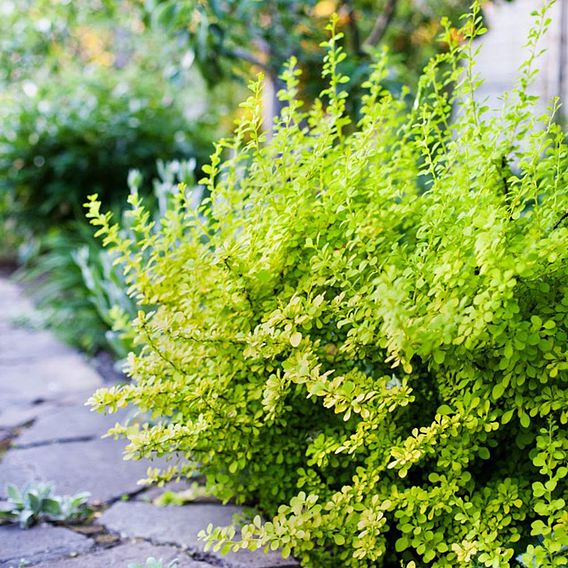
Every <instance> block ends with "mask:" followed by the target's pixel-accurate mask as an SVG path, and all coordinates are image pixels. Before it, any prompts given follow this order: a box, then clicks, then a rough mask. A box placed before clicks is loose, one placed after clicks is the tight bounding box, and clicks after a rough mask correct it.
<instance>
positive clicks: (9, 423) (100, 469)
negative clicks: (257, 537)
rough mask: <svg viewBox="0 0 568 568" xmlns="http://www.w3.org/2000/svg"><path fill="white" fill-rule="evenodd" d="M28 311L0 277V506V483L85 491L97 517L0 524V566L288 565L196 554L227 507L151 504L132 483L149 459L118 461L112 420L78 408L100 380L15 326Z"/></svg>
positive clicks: (76, 358) (42, 336) (47, 338)
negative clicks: (25, 525) (85, 522)
mask: <svg viewBox="0 0 568 568" xmlns="http://www.w3.org/2000/svg"><path fill="white" fill-rule="evenodd" d="M31 310H32V307H31V306H30V304H29V303H28V302H27V301H26V300H25V299H24V298H23V296H22V294H21V291H20V290H19V289H18V288H17V287H16V286H15V285H13V284H12V283H10V282H9V281H8V280H7V279H6V278H5V277H4V276H3V275H2V274H0V501H2V500H3V499H4V498H5V489H6V484H7V483H14V484H16V485H17V486H19V487H21V486H23V485H24V484H25V483H27V482H51V483H53V484H54V486H55V492H56V493H57V494H59V495H64V494H72V493H77V492H80V491H88V492H90V494H91V503H92V505H94V506H95V507H96V508H97V510H98V511H99V513H98V514H97V515H96V518H95V520H94V522H93V523H92V525H90V526H77V527H69V526H67V527H65V526H53V525H49V524H44V525H41V526H38V527H35V528H33V529H29V530H23V529H20V528H19V527H17V526H0V567H6V568H7V567H14V568H19V567H21V566H42V567H45V568H55V567H61V568H99V567H100V568H108V567H117V568H126V567H127V566H128V563H130V562H140V563H142V564H144V562H145V560H146V558H148V557H150V556H154V557H156V558H160V559H162V560H163V561H164V565H166V564H167V563H168V562H170V561H171V560H174V559H177V560H178V566H179V568H211V567H213V566H218V567H226V568H247V567H249V568H276V567H279V568H284V567H286V568H288V567H293V566H297V565H296V564H295V563H294V562H293V561H291V560H290V559H288V560H285V559H282V558H281V557H280V555H279V554H278V553H275V552H271V553H268V554H264V553H263V552H260V551H258V552H255V553H251V552H248V551H239V552H238V553H231V554H229V555H227V556H221V555H220V554H218V553H214V552H205V550H204V547H203V543H202V542H200V541H199V540H198V539H197V534H198V532H199V531H200V530H201V529H203V528H206V527H207V525H208V524H209V523H213V524H214V525H227V524H230V523H231V520H232V517H233V515H234V514H235V513H237V512H239V509H238V508H237V507H232V506H223V505H221V504H219V503H215V502H213V503H211V502H195V503H192V504H190V505H185V506H183V507H176V506H170V507H156V506H155V505H154V504H153V501H152V499H154V498H155V497H156V495H157V494H159V491H158V490H156V489H145V488H143V487H141V486H140V485H138V480H139V479H141V478H143V477H145V473H146V468H147V467H148V465H149V462H143V461H138V462H132V461H129V462H125V461H123V460H122V455H121V454H122V444H121V443H120V442H116V441H114V440H111V439H101V435H102V434H104V432H105V431H106V430H107V429H108V428H109V427H110V426H112V425H113V424H114V423H115V422H116V420H117V417H116V415H115V416H101V415H97V414H93V413H91V412H90V411H89V410H88V409H87V408H85V406H84V402H85V400H86V398H87V397H88V396H89V395H90V394H91V393H92V392H93V391H94V390H95V389H96V388H97V387H99V386H101V385H102V384H103V381H102V379H101V377H100V376H99V375H98V374H97V372H96V371H95V370H94V369H93V368H92V367H91V366H90V365H88V364H87V362H86V361H85V360H84V359H83V357H82V356H81V355H79V354H78V353H76V352H75V351H73V350H72V349H70V348H68V347H66V346H65V345H62V344H61V343H60V342H58V341H57V340H56V339H55V338H54V337H53V336H52V335H51V334H50V333H47V332H45V331H31V330H27V329H23V328H21V327H18V326H17V324H16V323H15V321H17V320H18V319H21V318H22V317H23V316H25V315H26V314H29V313H31Z"/></svg>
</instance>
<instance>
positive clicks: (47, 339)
mask: <svg viewBox="0 0 568 568" xmlns="http://www.w3.org/2000/svg"><path fill="white" fill-rule="evenodd" d="M70 354H73V350H72V349H71V348H70V347H68V346H67V345H64V344H63V343H61V342H60V341H58V340H57V339H56V338H55V337H54V336H53V335H52V334H51V333H49V332H47V331H38V330H31V329H26V328H23V327H14V326H8V327H3V328H0V364H2V365H6V364H14V363H18V362H20V361H30V360H32V359H33V360H36V359H46V358H51V357H59V356H61V355H70Z"/></svg>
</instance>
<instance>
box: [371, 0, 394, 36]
mask: <svg viewBox="0 0 568 568" xmlns="http://www.w3.org/2000/svg"><path fill="white" fill-rule="evenodd" d="M397 3H398V0H387V2H386V4H385V7H384V9H383V11H382V13H381V14H379V16H378V18H377V19H376V20H375V25H374V26H373V29H372V30H371V33H370V34H369V37H368V38H367V39H366V40H365V46H366V47H375V46H376V45H377V44H378V43H379V42H380V41H381V40H382V39H383V37H384V35H385V33H386V32H387V30H388V29H389V26H390V24H391V22H392V20H393V18H394V14H395V12H396V6H397Z"/></svg>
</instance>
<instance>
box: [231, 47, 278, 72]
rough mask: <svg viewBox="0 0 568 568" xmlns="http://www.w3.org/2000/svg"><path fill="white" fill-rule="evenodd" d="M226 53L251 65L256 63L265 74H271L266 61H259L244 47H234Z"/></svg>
mask: <svg viewBox="0 0 568 568" xmlns="http://www.w3.org/2000/svg"><path fill="white" fill-rule="evenodd" d="M228 55H229V56H231V57H234V58H236V59H242V60H243V61H246V62H247V63H251V64H252V65H256V66H257V67H260V68H261V69H262V70H263V71H264V72H265V73H266V74H267V75H270V76H271V75H272V73H273V72H272V69H271V68H270V67H269V65H268V64H267V63H265V62H264V61H261V60H260V59H259V58H258V57H256V56H255V55H253V54H252V53H251V52H250V51H247V50H246V49H242V48H241V47H234V48H233V49H231V50H230V51H229V52H228Z"/></svg>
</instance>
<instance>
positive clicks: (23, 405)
mask: <svg viewBox="0 0 568 568" xmlns="http://www.w3.org/2000/svg"><path fill="white" fill-rule="evenodd" d="M54 408H55V406H54V405H50V404H33V403H30V402H20V403H15V404H12V405H6V407H5V408H2V406H0V430H14V429H16V428H18V427H19V426H23V425H24V424H27V423H29V422H31V421H32V420H35V419H36V418H38V417H39V416H41V415H42V414H44V413H46V412H49V411H50V410H53V409H54Z"/></svg>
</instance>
